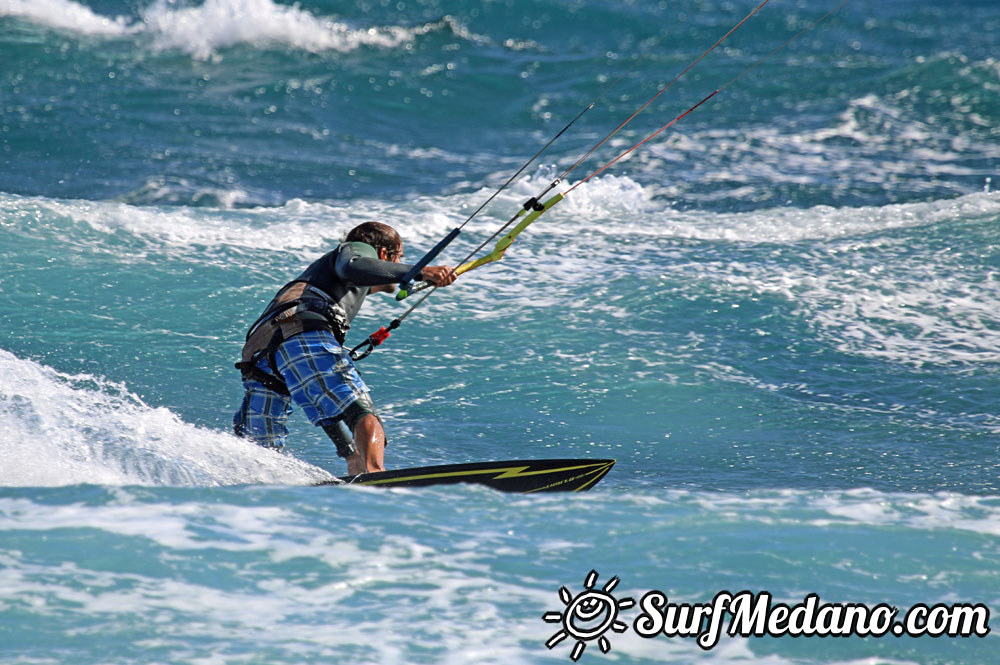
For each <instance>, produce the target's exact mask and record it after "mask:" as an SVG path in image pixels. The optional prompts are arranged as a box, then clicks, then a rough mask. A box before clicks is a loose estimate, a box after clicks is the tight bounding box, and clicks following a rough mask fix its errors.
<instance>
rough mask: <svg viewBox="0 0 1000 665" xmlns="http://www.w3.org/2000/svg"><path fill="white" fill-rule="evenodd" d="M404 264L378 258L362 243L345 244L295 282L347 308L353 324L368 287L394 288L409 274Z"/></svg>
mask: <svg viewBox="0 0 1000 665" xmlns="http://www.w3.org/2000/svg"><path fill="white" fill-rule="evenodd" d="M410 268H411V266H410V265H408V264H405V263H393V262H392V261H383V260H382V259H380V258H378V252H376V251H375V248H374V247H372V246H371V245H369V244H367V243H363V242H345V243H342V244H341V245H340V246H339V247H337V249H335V250H333V251H332V252H328V253H327V254H325V255H324V256H322V257H320V258H319V259H317V260H316V261H314V262H313V264H312V265H310V266H309V267H308V268H306V269H305V271H303V273H302V274H301V275H299V276H298V277H297V278H296V279H295V280H294V281H295V282H307V283H309V284H310V285H312V286H315V287H316V288H318V289H321V290H322V291H323V292H324V293H326V294H328V295H329V296H330V297H331V298H333V300H334V301H335V302H336V303H338V304H339V305H340V306H341V307H343V308H344V312H345V313H346V314H347V322H348V323H350V322H351V321H352V320H353V319H354V317H355V316H356V315H357V313H358V311H359V310H360V309H361V305H362V304H364V302H365V298H366V297H367V296H368V292H369V287H372V286H382V285H385V284H395V283H397V282H399V280H400V279H402V278H403V276H404V275H405V274H406V273H407V272H408V271H409V270H410Z"/></svg>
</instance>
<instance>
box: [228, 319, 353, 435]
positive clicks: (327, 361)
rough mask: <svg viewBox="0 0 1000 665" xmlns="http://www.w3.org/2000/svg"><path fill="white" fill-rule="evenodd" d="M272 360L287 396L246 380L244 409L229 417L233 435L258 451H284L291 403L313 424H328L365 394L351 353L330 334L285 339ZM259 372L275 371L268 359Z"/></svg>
mask: <svg viewBox="0 0 1000 665" xmlns="http://www.w3.org/2000/svg"><path fill="white" fill-rule="evenodd" d="M274 360H275V364H276V365H277V367H278V371H279V372H280V373H281V378H282V379H284V381H285V385H287V386H288V392H290V393H291V397H289V396H288V395H283V394H281V393H277V392H274V391H273V390H270V389H269V388H267V387H265V386H264V384H262V383H260V382H259V381H255V380H253V379H250V380H246V381H244V382H243V388H244V390H245V393H244V395H243V404H242V405H241V406H240V410H239V411H237V413H236V416H235V417H234V418H233V424H234V425H236V427H237V430H240V431H241V432H242V434H243V435H244V436H247V437H249V438H250V439H252V440H253V441H255V442H256V443H258V444H260V445H262V446H267V447H268V448H282V447H284V445H285V438H286V437H287V436H288V428H287V422H288V415H289V414H290V413H291V412H292V404H293V403H294V404H296V405H297V406H298V407H299V408H301V409H302V411H303V412H304V413H305V415H306V417H307V418H308V419H309V422H311V423H312V424H313V425H317V426H319V425H328V424H331V423H333V422H334V421H336V419H337V418H338V417H339V416H340V415H341V414H342V413H343V412H344V409H346V408H347V407H348V406H350V405H351V404H352V403H353V402H354V400H356V399H358V397H361V396H362V395H364V394H365V393H367V392H368V386H366V385H365V382H364V380H362V378H361V375H360V374H358V369H357V368H356V367H355V366H354V361H353V360H351V356H350V354H349V352H348V351H347V349H345V348H344V347H343V346H341V345H340V343H339V342H337V339H336V338H335V337H334V336H333V333H331V332H329V331H326V330H315V331H311V332H303V333H299V334H298V335H295V336H294V337H292V338H290V339H288V340H285V342H284V343H283V344H282V345H281V346H279V347H278V349H277V351H276V352H275V356H274ZM257 367H258V368H259V369H261V370H263V371H264V372H267V373H268V374H271V373H272V372H273V370H272V369H271V367H270V365H268V363H267V359H266V358H261V359H260V361H259V362H258V363H257Z"/></svg>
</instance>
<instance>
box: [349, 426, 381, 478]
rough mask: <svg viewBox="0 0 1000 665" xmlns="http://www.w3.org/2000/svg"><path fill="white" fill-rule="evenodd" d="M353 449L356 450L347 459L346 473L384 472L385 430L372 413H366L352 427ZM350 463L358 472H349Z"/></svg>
mask: <svg viewBox="0 0 1000 665" xmlns="http://www.w3.org/2000/svg"><path fill="white" fill-rule="evenodd" d="M354 447H355V448H357V449H358V450H357V453H355V455H354V457H349V458H347V472H348V473H350V474H351V475H354V474H355V473H364V472H366V471H367V472H368V473H372V472H374V471H385V430H384V429H383V428H382V421H381V420H379V418H378V416H376V415H375V414H374V413H366V414H365V415H363V416H362V417H361V419H360V420H358V422H357V424H356V425H355V426H354ZM355 458H356V459H355ZM352 461H353V462H354V464H355V465H356V467H357V468H360V469H361V470H360V471H352V470H351V464H352Z"/></svg>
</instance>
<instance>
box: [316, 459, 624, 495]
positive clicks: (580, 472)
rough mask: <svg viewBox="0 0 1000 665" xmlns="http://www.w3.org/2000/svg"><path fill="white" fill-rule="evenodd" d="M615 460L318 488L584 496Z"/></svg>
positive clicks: (461, 469) (442, 472)
mask: <svg viewBox="0 0 1000 665" xmlns="http://www.w3.org/2000/svg"><path fill="white" fill-rule="evenodd" d="M614 465H615V460H613V459H598V460H593V459H542V460H509V461H503V462H473V463H469V464H443V465H439V466H422V467H417V468H413V469H394V470H392V471H379V472H376V473H362V474H358V475H356V476H345V477H343V478H338V479H336V480H328V481H324V482H322V483H317V485H359V486H364V487H427V486H429V485H457V484H461V483H468V484H473V485H485V486H487V487H491V488H493V489H495V490H499V491H501V492H514V493H519V494H531V493H534V492H583V491H586V490H589V489H590V488H591V487H593V486H594V485H596V484H597V482H598V481H600V480H601V478H603V477H604V476H606V475H607V473H608V471H610V470H611V467H612V466H614Z"/></svg>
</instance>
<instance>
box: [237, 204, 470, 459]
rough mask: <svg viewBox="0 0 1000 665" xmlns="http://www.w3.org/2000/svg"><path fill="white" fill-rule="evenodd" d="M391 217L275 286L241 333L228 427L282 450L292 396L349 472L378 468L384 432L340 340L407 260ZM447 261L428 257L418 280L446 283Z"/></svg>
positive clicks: (389, 288) (449, 276)
mask: <svg viewBox="0 0 1000 665" xmlns="http://www.w3.org/2000/svg"><path fill="white" fill-rule="evenodd" d="M402 258H403V241H402V239H401V238H400V237H399V234H398V233H397V232H396V231H395V229H393V228H392V227H391V226H389V225H387V224H381V223H379V222H366V223H364V224H361V225H359V226H357V227H355V228H354V229H352V230H351V231H350V233H348V234H347V237H346V238H345V239H344V242H342V243H341V244H340V245H339V246H338V247H337V248H336V249H334V250H333V251H331V252H329V253H327V254H325V255H324V256H323V257H321V258H320V259H318V260H317V261H315V262H314V263H312V264H311V265H310V266H309V267H308V268H306V269H305V271H304V272H303V273H302V274H301V275H299V276H298V277H297V278H295V279H294V280H292V281H291V282H289V283H288V284H286V285H285V286H284V287H282V288H281V289H280V290H279V291H278V293H277V295H275V297H274V298H273V299H272V300H271V302H270V303H269V304H268V306H267V307H266V308H265V310H264V313H263V314H262V315H261V316H260V318H259V319H257V321H256V322H254V324H253V325H252V326H250V330H249V331H248V332H247V337H246V344H245V345H244V347H243V353H242V357H241V360H240V362H239V363H237V364H236V367H237V368H238V369H239V370H240V371H241V373H242V379H243V387H244V395H243V403H242V404H241V405H240V409H239V410H238V411H237V412H236V415H235V416H234V418H233V426H234V429H235V431H236V434H237V435H238V436H241V437H247V438H249V439H252V440H253V441H255V442H256V443H258V444H260V445H262V446H265V447H269V448H276V449H281V448H282V447H284V444H285V438H286V436H287V435H288V430H287V427H286V423H287V419H288V414H289V413H291V410H292V404H293V403H294V404H296V405H298V406H299V407H300V408H301V409H302V410H303V411H304V412H305V415H306V417H307V418H308V419H309V420H310V422H312V423H313V424H314V425H316V426H318V427H322V428H323V430H324V431H325V432H326V434H327V435H328V436H329V437H330V438H331V439H332V440H333V442H334V443H335V444H336V446H337V454H338V455H340V456H341V457H344V458H346V460H347V471H348V473H350V474H352V475H354V474H357V473H364V472H372V471H383V470H384V452H385V431H384V429H383V426H382V421H381V419H380V418H379V416H378V413H377V412H376V410H375V405H374V403H373V402H372V399H371V397H370V395H369V389H368V386H366V385H365V382H364V381H363V380H362V379H361V376H360V374H358V370H357V368H356V367H355V365H354V362H353V360H352V359H351V356H350V353H349V351H348V350H347V349H345V348H344V346H343V344H344V338H345V336H346V334H347V329H348V328H350V324H351V321H352V320H353V319H354V316H355V315H356V314H357V313H358V311H359V310H360V309H361V305H362V304H363V303H364V300H365V297H366V296H367V295H368V294H369V293H379V292H384V293H392V292H394V291H395V290H396V284H397V283H398V282H399V281H400V279H402V278H403V276H404V275H406V273H407V271H408V270H409V269H410V267H411V266H409V265H406V264H403V263H400V261H401V260H402ZM456 278H457V275H456V274H455V271H454V269H453V268H452V267H450V266H428V267H425V268H423V269H422V270H421V272H420V275H419V279H421V280H424V281H427V282H430V283H432V284H434V285H435V286H448V285H449V284H451V283H452V282H454V281H455V279H456Z"/></svg>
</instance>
